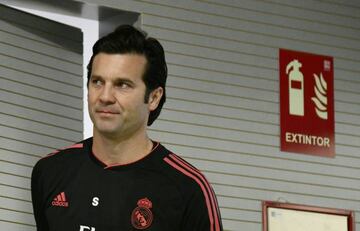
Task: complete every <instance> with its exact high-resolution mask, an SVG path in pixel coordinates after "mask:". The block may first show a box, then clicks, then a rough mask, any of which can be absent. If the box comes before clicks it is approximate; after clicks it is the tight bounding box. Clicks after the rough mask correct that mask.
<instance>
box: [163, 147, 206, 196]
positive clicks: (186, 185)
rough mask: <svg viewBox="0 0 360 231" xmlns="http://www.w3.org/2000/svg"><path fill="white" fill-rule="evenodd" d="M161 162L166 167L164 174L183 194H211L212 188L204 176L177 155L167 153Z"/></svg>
mask: <svg viewBox="0 0 360 231" xmlns="http://www.w3.org/2000/svg"><path fill="white" fill-rule="evenodd" d="M163 162H164V164H165V165H166V166H167V167H166V171H167V173H166V174H167V175H168V176H169V177H171V178H173V182H175V183H176V184H178V187H180V188H181V189H182V191H183V193H188V194H189V193H190V194H194V193H196V194H197V193H200V194H204V196H209V195H210V194H212V188H211V186H210V183H209V182H208V180H207V179H206V177H205V175H204V174H203V173H202V172H201V171H200V170H199V169H197V168H196V167H195V166H193V165H192V164H190V163H189V162H188V161H186V160H184V159H183V158H182V157H180V156H179V155H177V154H174V153H172V152H170V151H169V152H168V154H167V155H166V156H164V157H163Z"/></svg>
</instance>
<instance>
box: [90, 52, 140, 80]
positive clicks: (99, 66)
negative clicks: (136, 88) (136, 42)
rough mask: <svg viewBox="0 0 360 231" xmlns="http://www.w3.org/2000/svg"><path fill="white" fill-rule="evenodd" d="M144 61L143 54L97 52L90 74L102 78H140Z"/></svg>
mask: <svg viewBox="0 0 360 231" xmlns="http://www.w3.org/2000/svg"><path fill="white" fill-rule="evenodd" d="M146 63H147V61H146V58H145V56H144V55H139V54H107V53H99V54H97V55H96V56H95V57H94V60H93V64H92V70H91V75H92V76H100V77H102V78H131V79H134V80H135V79H142V76H143V74H144V72H145V68H146Z"/></svg>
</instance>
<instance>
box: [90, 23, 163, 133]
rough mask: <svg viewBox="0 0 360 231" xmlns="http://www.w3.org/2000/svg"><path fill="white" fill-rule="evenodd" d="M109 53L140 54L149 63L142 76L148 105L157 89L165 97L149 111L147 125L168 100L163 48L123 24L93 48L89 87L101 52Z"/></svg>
mask: <svg viewBox="0 0 360 231" xmlns="http://www.w3.org/2000/svg"><path fill="white" fill-rule="evenodd" d="M101 52H102V53H107V54H139V55H144V56H145V58H146V60H147V64H146V67H145V72H144V75H143V81H144V83H145V86H146V91H145V98H144V101H145V103H148V101H149V96H150V93H151V92H152V91H153V90H155V89H156V88H158V87H162V88H163V95H162V98H161V100H160V102H159V105H158V107H157V108H156V109H155V110H154V111H151V112H150V115H149V120H148V126H150V125H151V124H152V123H153V122H154V121H155V120H156V118H157V117H158V116H159V114H160V111H161V109H162V106H163V105H164V103H165V100H166V94H165V84H166V78H167V66H166V61H165V53H164V49H163V47H162V46H161V44H160V43H159V41H158V40H156V39H155V38H151V37H147V34H146V33H145V32H144V31H141V30H138V29H136V28H135V27H133V26H130V25H121V26H119V27H117V28H116V29H115V31H113V32H111V33H110V34H108V35H106V36H104V37H102V38H100V39H99V40H98V41H97V42H96V43H95V44H94V46H93V54H92V56H91V59H90V62H89V64H88V66H87V71H88V72H87V84H89V80H90V77H91V70H92V63H93V60H94V57H95V56H96V55H97V54H99V53H101Z"/></svg>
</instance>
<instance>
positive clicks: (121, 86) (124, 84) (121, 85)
mask: <svg viewBox="0 0 360 231" xmlns="http://www.w3.org/2000/svg"><path fill="white" fill-rule="evenodd" d="M115 86H116V87H117V88H119V89H128V88H131V87H132V85H131V84H130V83H128V82H125V81H119V82H117V83H115Z"/></svg>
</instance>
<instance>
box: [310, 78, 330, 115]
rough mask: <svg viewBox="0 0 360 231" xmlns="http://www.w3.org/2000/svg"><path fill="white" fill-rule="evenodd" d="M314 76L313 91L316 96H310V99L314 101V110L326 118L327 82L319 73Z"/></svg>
mask: <svg viewBox="0 0 360 231" xmlns="http://www.w3.org/2000/svg"><path fill="white" fill-rule="evenodd" d="M314 78H315V86H314V91H315V95H316V97H312V98H311V100H312V101H313V102H314V103H315V111H316V114H317V115H318V116H319V117H320V118H321V119H324V120H327V118H328V113H327V96H326V93H327V83H326V81H325V79H324V77H323V76H322V73H320V77H319V76H317V75H316V74H314Z"/></svg>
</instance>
